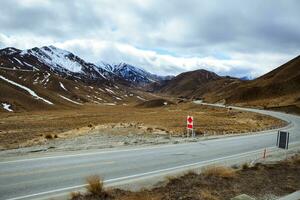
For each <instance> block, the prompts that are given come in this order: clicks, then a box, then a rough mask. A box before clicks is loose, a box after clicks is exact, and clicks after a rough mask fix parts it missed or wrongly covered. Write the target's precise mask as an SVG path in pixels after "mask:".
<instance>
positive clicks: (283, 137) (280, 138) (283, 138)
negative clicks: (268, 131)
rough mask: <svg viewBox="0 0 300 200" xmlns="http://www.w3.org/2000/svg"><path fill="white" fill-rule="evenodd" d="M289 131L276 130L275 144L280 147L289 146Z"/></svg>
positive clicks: (286, 147)
mask: <svg viewBox="0 0 300 200" xmlns="http://www.w3.org/2000/svg"><path fill="white" fill-rule="evenodd" d="M289 139H290V133H289V132H286V131H278V134H277V143H276V146H277V147H278V148H281V149H288V148H289Z"/></svg>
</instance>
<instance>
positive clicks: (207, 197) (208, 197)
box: [200, 189, 219, 200]
mask: <svg viewBox="0 0 300 200" xmlns="http://www.w3.org/2000/svg"><path fill="white" fill-rule="evenodd" d="M200 198H201V199H203V200H219V198H218V197H216V196H214V195H213V194H212V192H211V191H209V190H207V189H204V190H201V191H200Z"/></svg>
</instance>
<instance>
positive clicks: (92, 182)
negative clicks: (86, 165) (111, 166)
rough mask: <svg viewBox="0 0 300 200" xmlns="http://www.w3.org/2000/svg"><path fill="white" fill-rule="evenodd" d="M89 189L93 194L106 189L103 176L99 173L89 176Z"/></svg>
mask: <svg viewBox="0 0 300 200" xmlns="http://www.w3.org/2000/svg"><path fill="white" fill-rule="evenodd" d="M86 181H87V184H88V185H87V186H86V188H87V190H88V191H89V192H90V193H91V194H95V195H98V194H101V193H102V192H103V191H104V188H103V181H102V180H101V178H100V177H99V176H97V175H93V176H89V177H88V178H87V179H86Z"/></svg>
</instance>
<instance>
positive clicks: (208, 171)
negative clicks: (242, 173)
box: [202, 166, 236, 178]
mask: <svg viewBox="0 0 300 200" xmlns="http://www.w3.org/2000/svg"><path fill="white" fill-rule="evenodd" d="M202 174H203V175H204V176H214V177H221V178H233V177H235V176H236V172H235V170H234V169H232V168H229V167H223V166H210V167H207V168H205V169H204V170H203V171H202Z"/></svg>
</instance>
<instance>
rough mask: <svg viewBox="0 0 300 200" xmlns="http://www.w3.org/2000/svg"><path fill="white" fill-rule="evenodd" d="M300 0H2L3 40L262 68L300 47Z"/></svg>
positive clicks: (115, 57)
mask: <svg viewBox="0 0 300 200" xmlns="http://www.w3.org/2000/svg"><path fill="white" fill-rule="evenodd" d="M299 5H300V3H299V1H297V0H290V1H285V0H278V1H276V2H274V1H272V0H265V1H263V2H262V1H261V0H251V1H243V2H241V1H238V0H228V1H226V2H225V1H224V2H223V1H216V0H206V1H205V0H204V1H198V0H188V1H182V0H173V1H172V3H170V2H169V1H163V0H123V1H118V2H117V3H116V2H115V1H111V0H97V1H96V0H86V1H84V2H83V1H81V0H65V1H60V0H51V1H50V0H43V1H38V0H24V1H18V0H2V1H1V6H2V7H5V8H6V9H3V10H2V13H1V15H0V27H1V31H0V47H2V48H4V47H7V46H14V47H17V48H21V49H25V48H32V47H34V46H44V45H55V46H58V47H60V48H64V49H67V50H69V51H72V52H74V53H75V54H77V55H79V56H80V57H83V58H85V59H86V60H88V61H92V62H97V61H100V60H103V61H108V62H115V63H116V62H128V63H130V64H134V65H138V66H140V67H143V68H145V69H146V70H149V71H150V72H153V73H159V74H178V73H180V72H183V71H186V70H194V69H199V68H205V69H208V70H212V71H215V72H217V73H219V74H222V75H225V74H228V75H233V76H245V75H251V76H259V75H261V74H263V73H265V72H267V71H269V70H271V69H273V68H275V67H277V66H279V65H280V64H282V63H284V62H286V61H288V60H289V59H291V58H293V57H295V56H297V54H299V53H300V52H299V45H298V44H299V43H300V26H299V25H298V22H299V20H300V12H299V9H298V8H299Z"/></svg>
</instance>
